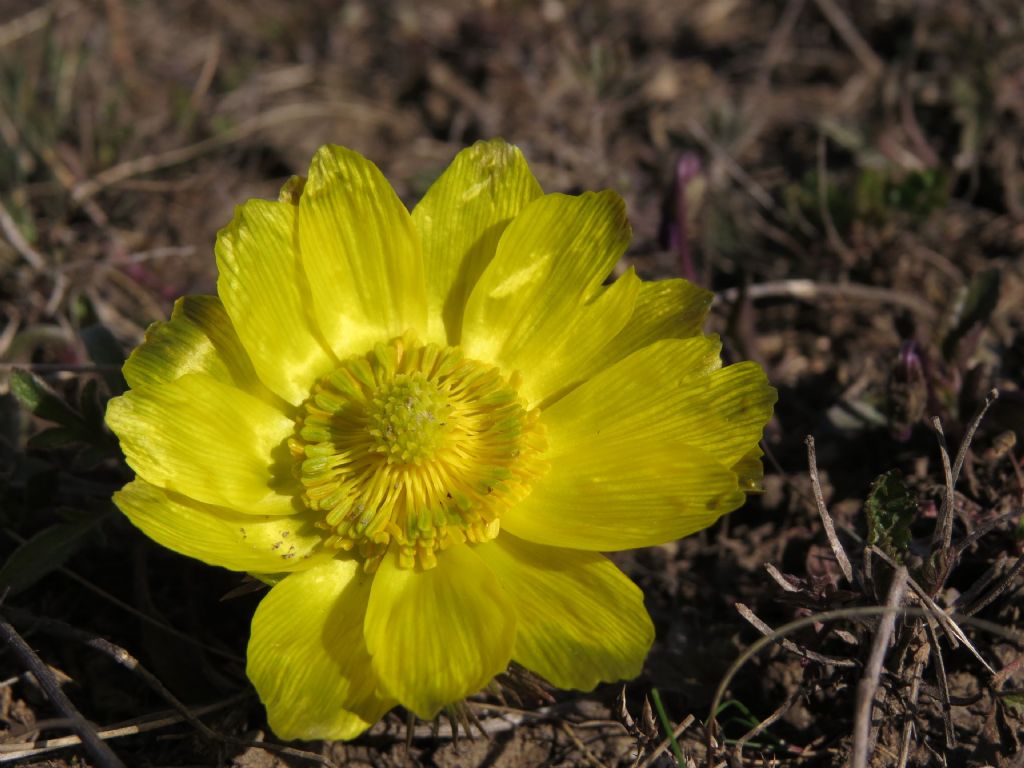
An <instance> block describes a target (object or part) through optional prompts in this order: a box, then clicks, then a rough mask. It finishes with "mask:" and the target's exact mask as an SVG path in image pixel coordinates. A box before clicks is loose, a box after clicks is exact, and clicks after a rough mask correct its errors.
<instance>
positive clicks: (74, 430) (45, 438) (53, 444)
mask: <svg viewBox="0 0 1024 768" xmlns="http://www.w3.org/2000/svg"><path fill="white" fill-rule="evenodd" d="M84 439H85V438H84V435H83V434H82V429H81V428H79V427H50V428H49V429H44V430H43V431H42V432H37V433H36V434H34V435H32V437H30V438H29V439H28V447H29V448H31V449H33V450H37V451H39V450H42V451H46V450H53V449H55V448H67V447H68V446H69V445H72V444H74V443H81V442H82V441H83V440H84Z"/></svg>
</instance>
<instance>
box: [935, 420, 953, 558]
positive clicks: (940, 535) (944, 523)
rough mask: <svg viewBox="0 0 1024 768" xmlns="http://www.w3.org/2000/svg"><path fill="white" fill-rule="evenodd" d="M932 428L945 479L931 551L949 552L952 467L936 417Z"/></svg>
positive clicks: (951, 536) (951, 527)
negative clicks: (937, 442) (936, 439)
mask: <svg viewBox="0 0 1024 768" xmlns="http://www.w3.org/2000/svg"><path fill="white" fill-rule="evenodd" d="M932 428H933V429H934V430H935V435H936V436H937V437H938V439H939V456H940V457H941V458H942V474H943V476H944V477H945V478H946V484H945V488H944V490H943V494H942V509H941V510H940V512H939V519H938V522H937V523H936V525H935V530H934V531H933V532H932V551H933V552H935V551H939V552H943V553H948V552H949V547H950V544H951V543H952V541H953V486H954V484H955V482H956V481H955V480H954V478H953V467H952V465H951V464H950V463H949V448H948V447H947V446H946V433H945V432H943V431H942V421H940V420H939V417H938V416H936V417H934V418H933V419H932Z"/></svg>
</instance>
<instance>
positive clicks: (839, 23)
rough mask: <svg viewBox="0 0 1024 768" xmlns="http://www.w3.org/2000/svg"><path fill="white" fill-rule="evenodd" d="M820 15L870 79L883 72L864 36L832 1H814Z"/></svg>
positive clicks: (880, 62)
mask: <svg viewBox="0 0 1024 768" xmlns="http://www.w3.org/2000/svg"><path fill="white" fill-rule="evenodd" d="M814 2H815V4H816V5H817V6H818V9H819V10H820V11H821V13H822V15H823V16H824V17H825V18H826V19H828V23H829V24H831V25H832V28H833V29H834V30H835V31H836V34H837V35H839V37H840V38H841V39H842V41H843V42H844V43H846V47H847V48H849V49H850V52H851V53H852V54H853V55H854V56H856V57H857V60H858V61H859V62H860V64H861V66H862V67H864V69H866V70H867V71H868V73H869V74H870V75H871V76H872V77H878V76H879V75H881V74H882V72H884V71H885V62H884V61H882V59H881V58H880V57H879V55H878V54H877V53H875V51H874V49H873V48H872V47H871V46H870V45H868V42H867V41H866V40H865V39H864V36H863V35H861V33H860V32H859V31H858V30H857V27H855V26H854V24H853V22H852V21H850V17H849V16H847V15H846V14H845V13H844V12H843V10H842V9H841V8H840V7H839V6H838V5H836V3H835V2H834V0H814Z"/></svg>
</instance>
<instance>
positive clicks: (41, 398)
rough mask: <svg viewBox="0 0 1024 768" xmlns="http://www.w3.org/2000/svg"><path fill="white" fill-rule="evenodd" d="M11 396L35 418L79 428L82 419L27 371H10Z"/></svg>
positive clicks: (48, 387)
mask: <svg viewBox="0 0 1024 768" xmlns="http://www.w3.org/2000/svg"><path fill="white" fill-rule="evenodd" d="M11 394H13V395H14V396H15V397H16V398H18V402H20V403H21V404H22V405H23V406H25V407H26V408H27V409H28V410H30V411H32V413H34V414H35V415H36V416H38V417H39V418H41V419H46V420H47V421H54V422H56V423H57V424H60V425H61V426H64V427H77V428H81V427H83V426H85V425H84V423H83V422H82V417H81V416H79V415H78V413H76V412H75V410H74V409H73V408H71V406H69V405H68V404H67V403H65V402H64V400H63V399H61V397H60V396H59V395H58V394H57V393H56V392H54V391H53V390H52V389H51V388H50V385H49V384H47V383H46V382H45V381H43V380H42V379H41V378H39V377H38V376H36V375H35V374H34V373H30V372H29V371H23V370H21V369H20V368H15V369H14V370H13V371H11Z"/></svg>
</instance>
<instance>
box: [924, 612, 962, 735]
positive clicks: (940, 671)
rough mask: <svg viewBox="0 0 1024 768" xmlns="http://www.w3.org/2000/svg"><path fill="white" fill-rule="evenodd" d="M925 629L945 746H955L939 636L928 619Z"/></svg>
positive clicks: (947, 686)
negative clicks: (940, 707)
mask: <svg viewBox="0 0 1024 768" xmlns="http://www.w3.org/2000/svg"><path fill="white" fill-rule="evenodd" d="M924 628H925V631H926V632H927V633H928V645H929V646H930V647H931V658H932V660H933V662H934V665H935V679H936V681H937V682H938V684H939V700H940V701H941V703H942V724H943V727H944V728H945V735H946V748H947V749H953V748H955V747H956V731H954V730H953V718H952V715H951V713H950V707H951V706H952V705H951V702H950V700H949V681H948V680H947V679H946V662H945V660H944V659H943V658H942V646H940V645H939V637H938V635H937V634H936V633H935V626H934V624H932V622H930V621H926V622H925V623H924Z"/></svg>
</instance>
